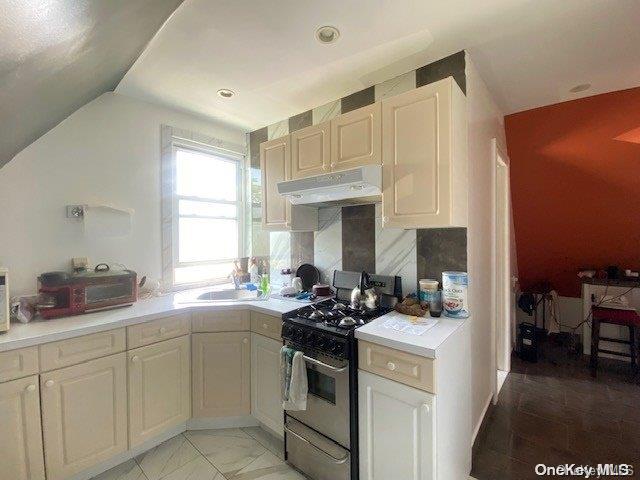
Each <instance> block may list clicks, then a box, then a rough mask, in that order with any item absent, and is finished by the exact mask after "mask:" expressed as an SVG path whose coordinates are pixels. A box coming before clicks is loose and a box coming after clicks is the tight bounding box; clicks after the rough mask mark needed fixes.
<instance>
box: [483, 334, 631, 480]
mask: <svg viewBox="0 0 640 480" xmlns="http://www.w3.org/2000/svg"><path fill="white" fill-rule="evenodd" d="M587 358H588V357H586V356H582V355H576V354H570V353H568V351H567V349H566V348H564V347H562V346H560V345H559V344H558V343H556V342H554V341H551V340H548V341H547V342H545V343H544V344H543V346H542V355H541V359H540V360H539V361H538V363H528V362H523V361H521V360H520V359H519V358H517V357H516V356H514V357H513V359H512V364H511V373H510V374H509V376H508V377H507V380H506V381H505V384H504V386H503V388H502V391H501V392H500V396H499V399H498V403H497V405H495V406H494V405H492V406H490V407H489V411H488V412H487V415H486V416H485V419H484V421H483V423H482V426H481V428H480V432H479V433H478V436H477V438H476V442H475V444H474V447H473V470H472V472H471V474H472V475H473V477H474V478H477V479H478V480H510V479H513V480H526V479H529V478H543V477H538V476H537V475H536V474H535V472H534V467H535V465H536V464H539V463H544V464H547V465H559V464H565V463H575V464H580V465H583V464H589V465H597V464H598V463H614V464H618V463H627V464H632V465H634V466H635V476H632V477H625V478H640V375H638V374H634V373H633V372H632V370H631V367H630V366H629V364H628V363H624V362H619V361H616V360H608V359H601V361H600V365H599V369H598V376H597V378H595V379H594V378H592V377H591V376H590V373H589V370H588V368H587ZM565 478H566V477H565ZM569 478H571V477H569ZM573 478H576V477H573ZM602 478H605V477H602Z"/></svg>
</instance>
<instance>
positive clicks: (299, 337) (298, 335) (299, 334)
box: [293, 328, 304, 341]
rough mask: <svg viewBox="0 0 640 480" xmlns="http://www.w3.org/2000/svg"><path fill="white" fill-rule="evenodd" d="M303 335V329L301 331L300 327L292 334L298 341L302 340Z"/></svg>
mask: <svg viewBox="0 0 640 480" xmlns="http://www.w3.org/2000/svg"><path fill="white" fill-rule="evenodd" d="M303 336H304V331H302V329H300V328H297V329H296V330H295V332H294V334H293V337H294V338H295V339H296V340H298V341H300V340H302V337H303Z"/></svg>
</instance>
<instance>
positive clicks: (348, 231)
mask: <svg viewBox="0 0 640 480" xmlns="http://www.w3.org/2000/svg"><path fill="white" fill-rule="evenodd" d="M375 243H376V233H375V207H374V206H373V205H358V206H353V207H342V270H346V271H353V272H360V271H362V270H365V271H367V272H371V273H374V272H375V269H376V246H375Z"/></svg>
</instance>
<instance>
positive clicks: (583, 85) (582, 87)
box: [569, 83, 591, 93]
mask: <svg viewBox="0 0 640 480" xmlns="http://www.w3.org/2000/svg"><path fill="white" fill-rule="evenodd" d="M590 88H591V84H590V83H581V84H580V85H576V86H575V87H573V88H572V89H570V90H569V91H570V92H571V93H579V92H584V91H585V90H589V89H590Z"/></svg>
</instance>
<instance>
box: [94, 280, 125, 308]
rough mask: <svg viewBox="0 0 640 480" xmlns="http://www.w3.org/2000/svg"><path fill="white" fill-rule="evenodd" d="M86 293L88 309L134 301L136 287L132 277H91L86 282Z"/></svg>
mask: <svg viewBox="0 0 640 480" xmlns="http://www.w3.org/2000/svg"><path fill="white" fill-rule="evenodd" d="M84 293H85V305H86V308H87V310H95V309H100V308H104V307H108V306H111V305H119V304H126V303H133V302H134V301H135V297H136V287H135V284H134V280H133V278H131V277H128V278H118V277H112V278H101V279H90V280H88V281H86V283H85V286H84Z"/></svg>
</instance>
